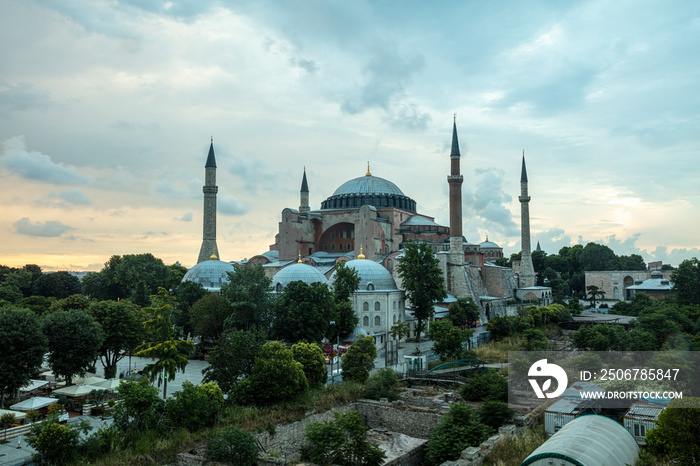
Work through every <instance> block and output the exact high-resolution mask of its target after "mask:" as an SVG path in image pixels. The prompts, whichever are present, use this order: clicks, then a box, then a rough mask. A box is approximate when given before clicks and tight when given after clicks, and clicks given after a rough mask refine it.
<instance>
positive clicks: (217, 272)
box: [182, 259, 236, 291]
mask: <svg viewBox="0 0 700 466" xmlns="http://www.w3.org/2000/svg"><path fill="white" fill-rule="evenodd" d="M235 271H236V268H235V267H234V266H233V265H232V264H229V263H228V262H224V261H220V260H216V259H211V260H208V261H203V262H200V263H199V264H197V265H195V266H194V267H192V268H191V269H190V270H188V271H187V273H186V274H185V276H184V277H182V281H183V282H193V283H199V284H200V285H202V286H203V287H204V289H206V290H208V291H219V290H220V289H221V286H222V285H223V284H224V283H228V282H229V280H228V275H227V272H235Z"/></svg>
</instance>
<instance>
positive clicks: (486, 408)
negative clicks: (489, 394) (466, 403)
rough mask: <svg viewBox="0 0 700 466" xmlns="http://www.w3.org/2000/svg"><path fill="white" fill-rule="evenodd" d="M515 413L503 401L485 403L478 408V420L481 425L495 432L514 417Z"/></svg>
mask: <svg viewBox="0 0 700 466" xmlns="http://www.w3.org/2000/svg"><path fill="white" fill-rule="evenodd" d="M515 413H516V411H515V410H514V409H512V408H509V407H508V403H505V402H503V401H493V400H489V401H485V402H484V404H482V405H481V406H480V407H479V419H480V420H481V423H482V424H486V425H487V426H489V427H491V428H493V429H495V430H497V429H498V428H499V427H501V426H502V425H503V424H505V423H507V422H509V421H510V420H511V419H513V416H515Z"/></svg>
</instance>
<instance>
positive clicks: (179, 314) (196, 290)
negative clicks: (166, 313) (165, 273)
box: [172, 280, 208, 336]
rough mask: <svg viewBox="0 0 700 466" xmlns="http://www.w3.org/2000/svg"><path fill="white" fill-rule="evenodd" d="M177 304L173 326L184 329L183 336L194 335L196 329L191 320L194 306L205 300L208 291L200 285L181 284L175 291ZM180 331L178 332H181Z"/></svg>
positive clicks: (173, 316) (175, 303) (189, 282)
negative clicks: (191, 310) (202, 299)
mask: <svg viewBox="0 0 700 466" xmlns="http://www.w3.org/2000/svg"><path fill="white" fill-rule="evenodd" d="M174 293H175V302H174V306H175V307H174V309H173V315H172V319H173V324H174V325H175V326H176V327H178V328H179V329H182V334H183V335H185V336H188V335H189V334H191V333H194V327H193V325H192V320H191V318H190V309H191V308H192V305H193V304H194V303H196V302H197V301H199V300H200V299H201V298H203V297H204V296H205V295H206V294H207V293H208V291H207V290H205V289H204V287H203V286H202V285H201V284H199V283H194V282H191V281H189V280H188V281H186V282H181V283H180V284H179V285H178V286H177V287H176V288H175V289H174ZM179 329H178V331H179Z"/></svg>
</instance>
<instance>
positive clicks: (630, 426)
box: [623, 401, 664, 445]
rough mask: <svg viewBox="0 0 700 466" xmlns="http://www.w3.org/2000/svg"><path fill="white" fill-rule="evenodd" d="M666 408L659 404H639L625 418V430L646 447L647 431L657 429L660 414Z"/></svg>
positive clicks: (630, 409)
mask: <svg viewBox="0 0 700 466" xmlns="http://www.w3.org/2000/svg"><path fill="white" fill-rule="evenodd" d="M663 410H664V406H663V405H661V404H658V403H648V402H644V401H641V402H637V403H634V404H632V406H630V408H629V410H627V412H626V413H625V415H624V416H623V422H624V426H625V429H627V430H628V431H629V433H630V434H632V436H634V439H635V440H636V441H637V443H639V444H640V445H646V440H645V436H646V434H647V431H648V430H650V429H653V428H654V427H656V423H657V422H658V420H659V414H661V411H663Z"/></svg>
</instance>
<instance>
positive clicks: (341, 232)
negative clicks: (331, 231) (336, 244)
mask: <svg viewBox="0 0 700 466" xmlns="http://www.w3.org/2000/svg"><path fill="white" fill-rule="evenodd" d="M342 237H343V230H340V232H338V238H342Z"/></svg>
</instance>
